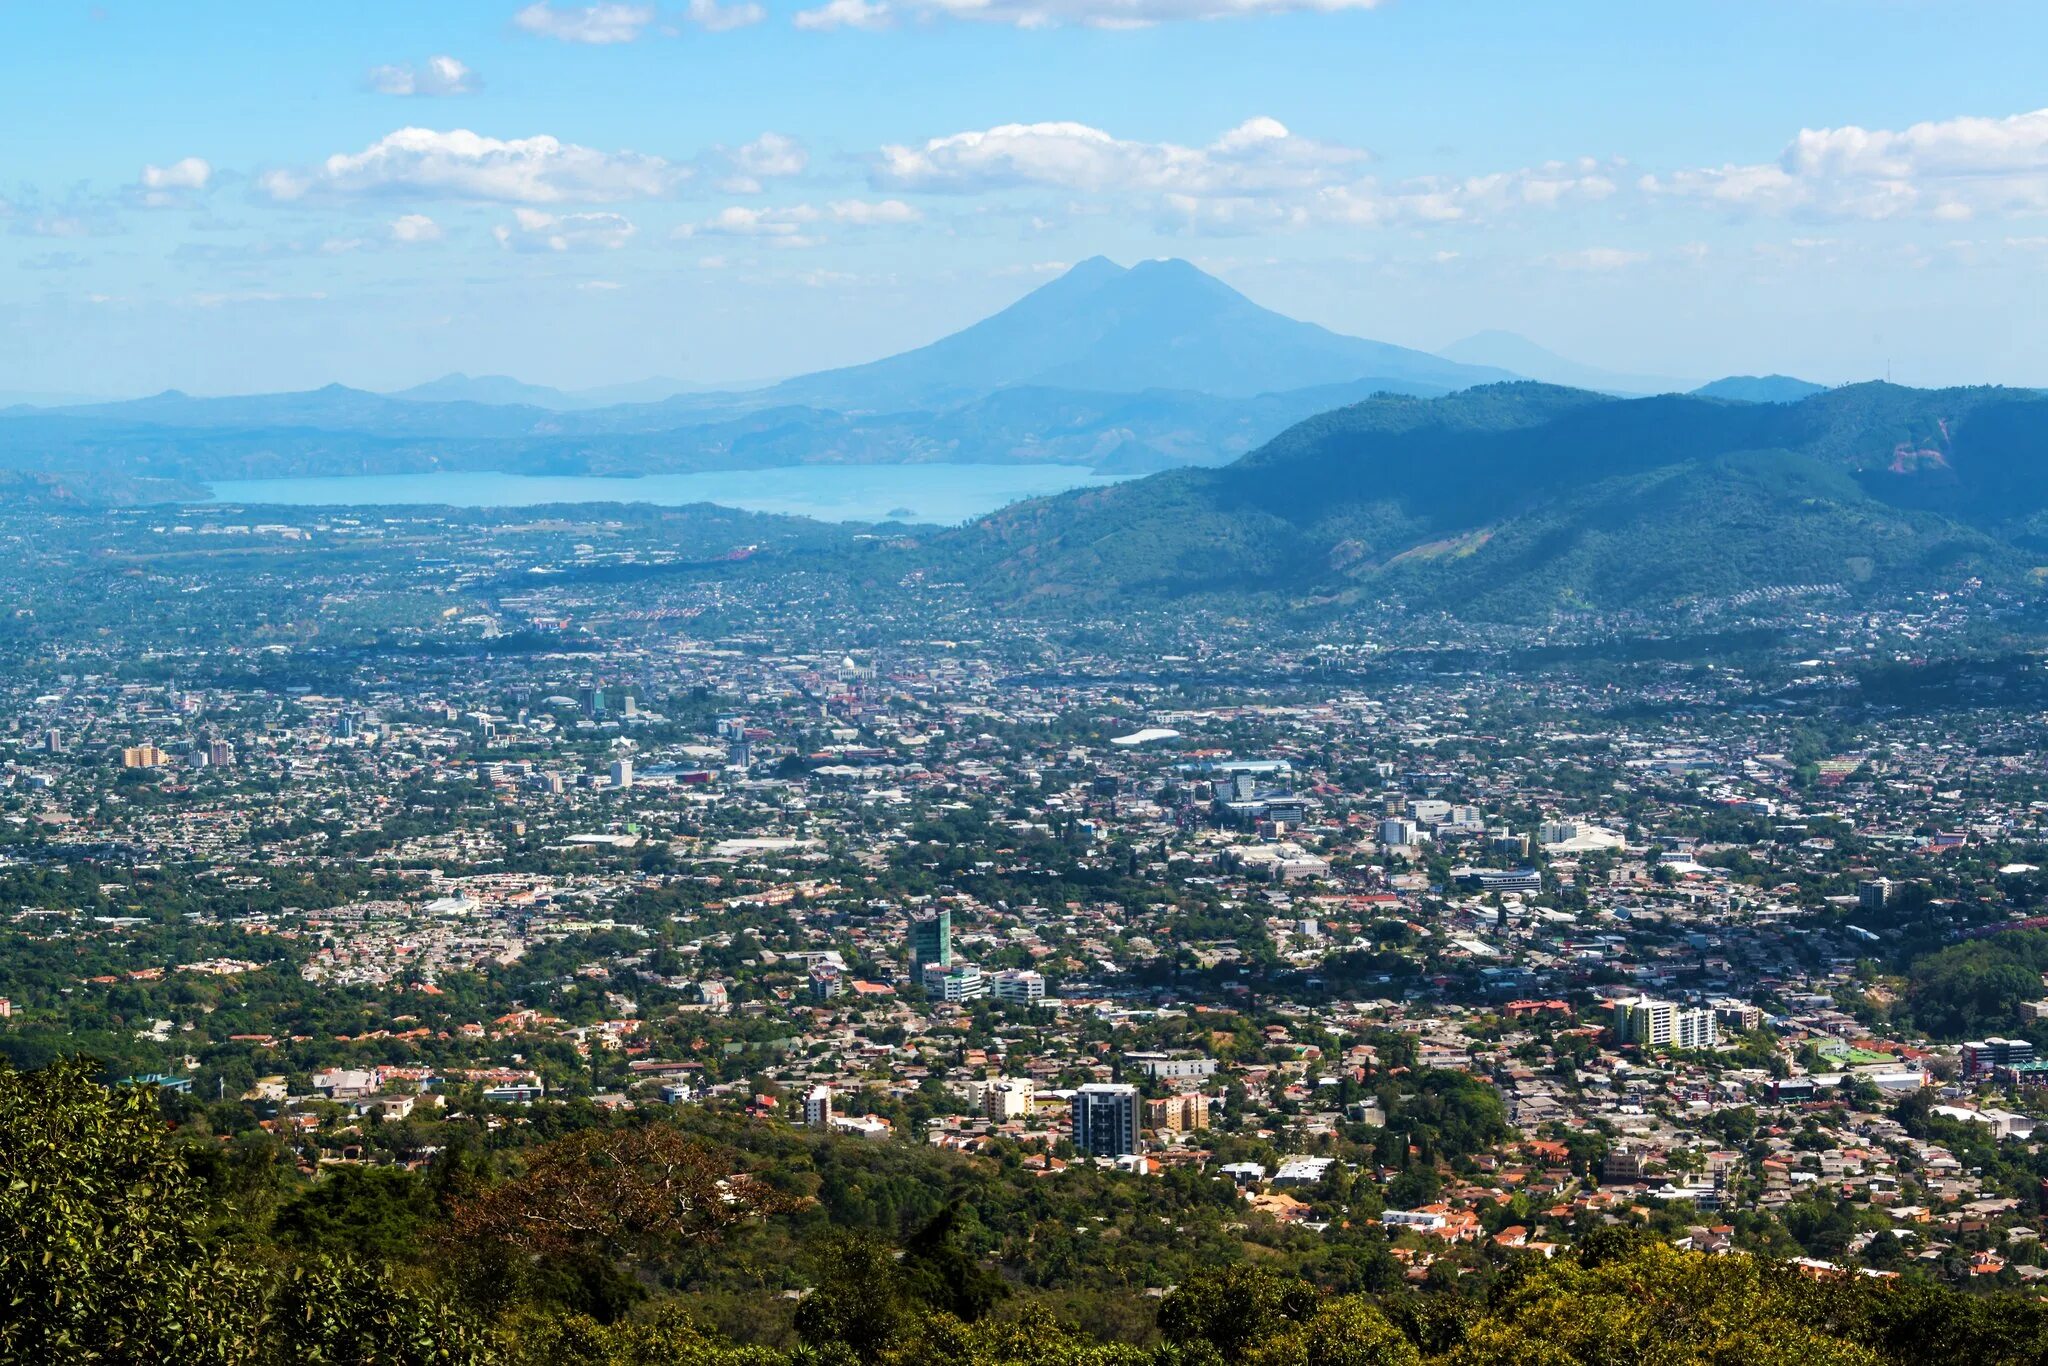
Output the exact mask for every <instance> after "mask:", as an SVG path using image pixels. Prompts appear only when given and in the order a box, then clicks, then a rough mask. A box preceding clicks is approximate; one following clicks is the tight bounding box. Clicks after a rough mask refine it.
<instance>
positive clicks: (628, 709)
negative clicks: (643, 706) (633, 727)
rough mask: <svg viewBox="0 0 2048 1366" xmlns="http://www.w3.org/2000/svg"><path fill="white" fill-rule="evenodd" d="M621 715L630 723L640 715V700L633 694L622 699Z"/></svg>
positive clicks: (620, 704) (620, 702) (620, 705)
mask: <svg viewBox="0 0 2048 1366" xmlns="http://www.w3.org/2000/svg"><path fill="white" fill-rule="evenodd" d="M619 715H621V716H623V717H625V718H626V719H627V720H628V721H631V720H633V719H634V718H635V717H637V716H638V715H640V699H639V698H637V697H635V696H633V694H631V693H627V694H626V695H625V696H624V697H622V698H620V699H619Z"/></svg>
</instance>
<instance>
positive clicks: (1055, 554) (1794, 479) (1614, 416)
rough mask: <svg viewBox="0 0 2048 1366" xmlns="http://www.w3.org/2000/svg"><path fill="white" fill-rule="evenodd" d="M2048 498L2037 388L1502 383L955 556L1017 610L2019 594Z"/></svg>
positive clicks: (1349, 418) (1352, 412) (1067, 500)
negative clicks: (1121, 603)
mask: <svg viewBox="0 0 2048 1366" xmlns="http://www.w3.org/2000/svg"><path fill="white" fill-rule="evenodd" d="M2044 506H2048V401H2044V400H2042V399H2040V398H2038V397H2036V396H2034V395H2032V394H2030V393H2022V392H2019V391H2011V390H1999V389H1962V390H1942V391H1921V390H1911V389H1903V388H1898V387H1896V386H1890V385H1881V384H1871V385H1861V386H1855V387H1851V388H1846V389H1838V390H1831V391H1828V392H1825V393H1820V394H1816V395H1813V396H1811V397H1809V398H1807V399H1805V400H1804V401H1802V402H1799V403H1793V404H1753V403H1729V402H1721V401H1716V400H1712V399H1705V398H1697V397H1688V396H1681V395H1666V396H1662V397H1658V398H1649V399H1639V400H1614V399H1605V398H1602V397H1600V396H1597V395H1593V394H1588V393H1584V392H1581V391H1577V390H1567V389H1558V388H1554V387H1549V386H1543V385H1533V384H1508V385H1494V386H1487V387H1483V388H1479V389H1471V390H1466V391H1463V392H1460V393H1457V394H1453V395H1450V396H1448V397H1444V398H1438V399H1415V398H1401V397H1394V396H1383V397H1379V398H1375V399H1372V400H1369V401H1367V402H1365V403H1361V404H1358V405H1355V406H1353V407H1349V408H1344V409H1339V410H1337V411H1334V412H1330V413H1325V414H1322V415H1320V416H1318V417H1315V418H1311V419H1309V420H1308V421H1306V422H1303V423H1301V424H1299V425H1297V426H1296V427H1293V428H1291V429H1290V430H1288V431H1287V432H1285V433H1283V434H1282V435H1281V436H1279V437H1277V438H1275V439H1274V440H1273V441H1271V442H1270V443H1268V444H1267V445H1266V446H1264V447H1262V448H1261V449H1259V450H1257V451H1254V452H1252V453H1251V454H1249V455H1247V456H1246V457H1245V458H1244V459H1242V460H1240V461H1238V462H1236V463H1235V464H1233V465H1231V466H1228V467H1227V468H1224V469H1220V470H1205V471H1176V472H1173V473H1170V474H1165V475H1160V476H1157V477H1154V478H1151V479H1146V480H1141V481H1136V482H1133V483H1130V484H1126V485H1122V486H1118V487H1114V488H1108V489H1096V490H1088V491H1084V492H1078V493H1072V494H1066V495H1062V496H1060V497H1057V498H1050V499H1043V500H1039V501H1037V502H1033V503H1027V504H1022V505H1019V506H1017V507H1014V508H1009V509H1005V510H1004V511H1003V512H1000V513H997V514H995V515H993V516H991V517H989V518H986V519H984V520H983V521H982V522H980V523H978V524H976V525H975V526H974V527H972V528H970V529H968V530H967V531H965V532H963V533H961V534H960V535H958V536H957V537H955V538H953V540H952V541H951V542H950V543H949V544H948V549H949V550H950V551H951V552H952V553H953V554H955V555H957V556H958V558H959V561H960V563H961V564H962V565H963V566H964V568H963V575H964V577H966V578H968V579H969V581H970V582H973V583H975V584H977V585H979V586H980V587H981V588H982V589H983V591H986V592H988V593H990V594H992V595H995V596H998V597H1003V598H1007V599H1010V600H1015V601H1031V600H1039V601H1044V600H1057V599H1060V598H1064V597H1080V598H1084V599H1088V600H1100V599H1103V598H1106V597H1109V596H1112V595H1115V594H1118V593H1129V592H1136V593H1144V594H1151V595H1159V596H1173V595H1184V594H1191V593H1229V592H1275V593H1281V594H1286V595H1290V596H1294V597H1307V598H1311V599H1314V598H1324V599H1329V600H1333V601H1337V602H1343V601H1347V600H1354V599H1357V600H1378V601H1392V602H1401V603H1406V604H1409V605H1413V606H1421V607H1430V608H1438V607H1441V608H1453V609H1456V610H1458V611H1461V612H1464V613H1467V614H1477V615H1480V616H1491V617H1511V616H1517V615H1523V614H1527V613H1530V612H1542V611H1546V610H1551V609H1558V608H1562V609H1573V608H1594V609H1610V610H1611V609H1629V608H1633V609H1645V610H1655V609H1664V608H1670V607H1673V606H1679V605H1683V604H1685V603H1687V602H1689V601H1697V600H1701V599H1712V598H1717V597H1720V596H1723V595H1729V594H1735V593H1740V592H1745V591H1749V590H1755V589H1771V588H1822V589H1826V590H1829V591H1837V592H1842V593H1846V594H1849V595H1851V596H1865V595H1873V594H1883V593H1897V592H1907V591H1913V590H1916V589H1922V588H1928V587H1938V586H1944V587H1945V586H1953V585H1955V584H1957V583H1960V582H1962V581H1964V580H1967V579H1970V578H1972V577H1980V578H1984V579H1988V580H1992V581H1996V582H2000V583H2019V582H2021V581H2023V580H2024V578H2025V576H2026V573H2027V571H2028V570H2029V569H2030V568H2031V567H2032V565H2033V563H2034V562H2035V560H2036V559H2037V558H2038V553H2037V552H2038V535H2039V526H2038V517H2039V515H2040V510H2041V509H2042V508H2043V507H2044Z"/></svg>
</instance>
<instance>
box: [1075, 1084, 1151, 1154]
mask: <svg viewBox="0 0 2048 1366" xmlns="http://www.w3.org/2000/svg"><path fill="white" fill-rule="evenodd" d="M1074 1147H1075V1149H1076V1150H1077V1151H1079V1152H1081V1153H1082V1154H1084V1155H1086V1156H1088V1157H1124V1156H1127V1155H1129V1154H1131V1153H1135V1152H1137V1151H1138V1088H1137V1087H1135V1086H1131V1085H1127V1084H1125V1083H1121V1082H1107V1081H1098V1082H1090V1083H1089V1084H1088V1085H1086V1086H1083V1087H1082V1088H1081V1089H1080V1090H1078V1091H1076V1092H1074Z"/></svg>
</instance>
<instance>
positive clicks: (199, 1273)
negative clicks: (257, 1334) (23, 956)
mask: <svg viewBox="0 0 2048 1366" xmlns="http://www.w3.org/2000/svg"><path fill="white" fill-rule="evenodd" d="M205 1217H206V1209H205V1206H204V1203H203V1201H202V1199H201V1197H200V1192H199V1188H198V1183H197V1182H195V1181H194V1180H193V1178H192V1176H191V1175H190V1173H189V1172H187V1170H186V1169H185V1166H184V1163H183V1162H182V1161H180V1159H179V1155H178V1153H177V1152H176V1150H175V1149H174V1147H173V1146H172V1145H171V1144H170V1143H169V1142H168V1141H167V1139H166V1136H165V1132H164V1123H163V1119H162V1117H161V1116H160V1115H159V1114H158V1112H157V1102H156V1092H155V1088H153V1087H151V1088H135V1089H124V1090H118V1091H109V1090H108V1089H107V1088H105V1087H103V1086H101V1085H99V1084H98V1083H97V1082H95V1081H94V1080H93V1079H92V1068H91V1065H90V1064H88V1063H86V1062H83V1061H79V1060H72V1061H66V1062H59V1063H55V1064H53V1065H51V1066H50V1067H47V1068H44V1069H43V1070H41V1071H37V1072H17V1071H15V1070H14V1069H13V1068H11V1067H9V1066H7V1065H6V1064H4V1063H0V1305H5V1306H6V1308H5V1311H4V1312H0V1359H4V1360H7V1361H23V1362H29V1361H48V1362H58V1361H80V1360H95V1361H110V1362H151V1363H153V1362H168V1361H177V1362H188V1361H189V1362H214V1361H220V1362H225V1361H235V1360H242V1359H246V1356H247V1353H248V1351H249V1348H250V1345H251V1342H252V1336H253V1333H254V1331H255V1328H256V1315H255V1309H256V1307H257V1304H256V1303H253V1302H252V1301H256V1300H257V1297H255V1296H252V1295H251V1294H250V1293H249V1292H250V1290H251V1288H252V1286H253V1285H254V1283H255V1280H256V1273H255V1272H254V1271H253V1270H252V1269H250V1268H247V1267H244V1266H240V1265H238V1264H236V1263H234V1262H231V1261H228V1260H225V1259H221V1258H215V1257H210V1256H209V1255H208V1254H207V1252H206V1250H205V1248H204V1247H203V1245H202V1243H201V1239H200V1233H201V1229H202V1227H203V1224H204V1220H205Z"/></svg>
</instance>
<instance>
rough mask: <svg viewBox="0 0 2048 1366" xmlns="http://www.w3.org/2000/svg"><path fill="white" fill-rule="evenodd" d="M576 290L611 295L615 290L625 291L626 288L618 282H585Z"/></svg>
mask: <svg viewBox="0 0 2048 1366" xmlns="http://www.w3.org/2000/svg"><path fill="white" fill-rule="evenodd" d="M576 288H578V289H580V290H584V291H586V292H588V293H592V294H609V293H611V292H612V291H613V290H617V289H624V288H625V286H624V285H622V284H620V283H619V282H618V281H617V280H585V281H583V282H582V283H581V284H579V285H577V286H576Z"/></svg>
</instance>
